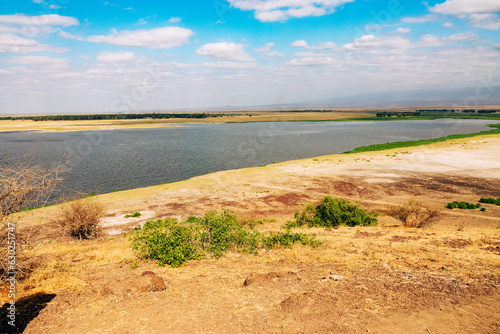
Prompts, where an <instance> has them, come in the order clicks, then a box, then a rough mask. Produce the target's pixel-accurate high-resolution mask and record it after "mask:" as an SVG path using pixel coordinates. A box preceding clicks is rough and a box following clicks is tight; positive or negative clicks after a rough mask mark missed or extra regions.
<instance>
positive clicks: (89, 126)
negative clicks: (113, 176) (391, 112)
mask: <svg viewBox="0 0 500 334" xmlns="http://www.w3.org/2000/svg"><path fill="white" fill-rule="evenodd" d="M227 113H230V114H233V115H232V116H224V117H208V118H171V119H128V120H116V119H114V120H85V121H32V120H2V119H1V118H0V132H10V131H39V132H55V131H58V132H59V131H88V130H118V129H140V128H152V127H172V126H180V125H182V124H186V123H244V122H286V121H321V120H323V121H324V120H334V119H346V118H362V117H373V114H369V113H366V112H267V111H252V112H227Z"/></svg>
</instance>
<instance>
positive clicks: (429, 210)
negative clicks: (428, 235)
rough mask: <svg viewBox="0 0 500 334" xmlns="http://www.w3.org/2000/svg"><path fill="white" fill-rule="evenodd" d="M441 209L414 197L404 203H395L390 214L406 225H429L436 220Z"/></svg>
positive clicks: (418, 226) (419, 226)
mask: <svg viewBox="0 0 500 334" xmlns="http://www.w3.org/2000/svg"><path fill="white" fill-rule="evenodd" d="M440 211H441V210H440V209H438V208H435V207H431V206H429V205H424V204H423V203H422V202H420V201H417V200H416V199H414V198H412V199H410V200H409V201H408V202H406V203H404V204H402V205H393V206H391V207H390V209H389V215H390V216H392V217H394V218H396V219H398V220H400V221H401V222H402V223H403V226H404V227H417V228H421V227H429V226H430V225H431V224H432V223H434V222H436V221H437V219H438V217H439V213H440Z"/></svg>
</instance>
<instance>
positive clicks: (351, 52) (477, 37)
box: [0, 0, 500, 115]
mask: <svg viewBox="0 0 500 334" xmlns="http://www.w3.org/2000/svg"><path fill="white" fill-rule="evenodd" d="M499 12H500V1H499V0H446V1H444V0H429V1H426V2H421V1H412V0H206V1H205V0H182V1H178V0H177V1H174V0H163V1H152V0H141V1H137V0H121V1H120V0H105V1H103V0H86V1H82V0H16V1H11V0H0V115H12V114H52V113H88V112H92V113H96V112H106V113H108V112H137V111H146V110H181V109H197V108H216V107H223V106H250V105H252V106H256V105H269V104H287V103H294V102H304V101H316V100H322V99H331V98H336V97H346V96H356V95H362V94H379V93H380V94H382V93H387V92H397V91H423V90H437V89H443V88H447V89H462V90H461V92H462V93H461V94H463V88H470V89H469V90H468V91H470V94H466V95H465V96H461V97H459V102H458V104H463V105H470V106H474V105H475V104H485V103H487V102H488V99H489V97H490V96H491V95H494V94H497V95H498V90H500V15H499Z"/></svg>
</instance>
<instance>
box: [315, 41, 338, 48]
mask: <svg viewBox="0 0 500 334" xmlns="http://www.w3.org/2000/svg"><path fill="white" fill-rule="evenodd" d="M337 48H338V47H337V44H335V43H333V42H325V43H321V42H320V43H318V44H316V45H313V46H311V49H312V50H325V49H330V50H333V49H337Z"/></svg>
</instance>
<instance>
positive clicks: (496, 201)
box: [479, 197, 500, 205]
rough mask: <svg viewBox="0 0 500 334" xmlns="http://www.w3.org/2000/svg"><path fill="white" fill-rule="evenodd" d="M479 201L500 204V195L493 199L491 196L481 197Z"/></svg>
mask: <svg viewBox="0 0 500 334" xmlns="http://www.w3.org/2000/svg"><path fill="white" fill-rule="evenodd" d="M479 202H480V203H486V204H495V205H500V197H499V198H497V199H495V198H493V197H489V198H481V199H480V200H479Z"/></svg>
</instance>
